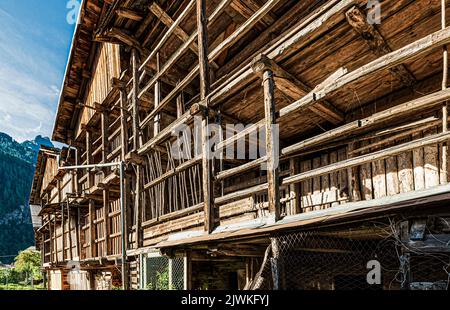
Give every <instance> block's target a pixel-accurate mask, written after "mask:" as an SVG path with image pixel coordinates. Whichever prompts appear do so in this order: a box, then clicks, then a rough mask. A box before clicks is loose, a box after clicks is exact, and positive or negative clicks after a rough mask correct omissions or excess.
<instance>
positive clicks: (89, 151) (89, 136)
mask: <svg viewBox="0 0 450 310" xmlns="http://www.w3.org/2000/svg"><path fill="white" fill-rule="evenodd" d="M86 164H88V165H90V164H92V132H91V129H90V128H86ZM87 174H88V175H89V176H88V179H87V183H88V186H87V187H88V188H89V189H90V188H91V187H92V186H94V180H93V176H92V173H91V169H88V170H87Z"/></svg>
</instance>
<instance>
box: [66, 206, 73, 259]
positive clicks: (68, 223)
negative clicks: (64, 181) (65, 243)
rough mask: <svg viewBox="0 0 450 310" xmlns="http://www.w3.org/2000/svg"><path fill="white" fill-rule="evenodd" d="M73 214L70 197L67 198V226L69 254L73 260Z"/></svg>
mask: <svg viewBox="0 0 450 310" xmlns="http://www.w3.org/2000/svg"><path fill="white" fill-rule="evenodd" d="M70 221H71V216H70V204H69V198H67V226H68V230H69V256H70V260H73V252H72V246H73V243H72V225H70Z"/></svg>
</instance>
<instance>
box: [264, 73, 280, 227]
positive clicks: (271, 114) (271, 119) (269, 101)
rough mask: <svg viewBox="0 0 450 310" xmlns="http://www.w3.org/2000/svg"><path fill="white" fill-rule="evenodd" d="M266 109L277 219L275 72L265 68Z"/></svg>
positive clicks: (272, 197) (269, 176) (271, 201)
mask: <svg viewBox="0 0 450 310" xmlns="http://www.w3.org/2000/svg"><path fill="white" fill-rule="evenodd" d="M263 87H264V111H265V116H266V122H265V125H266V126H265V127H266V154H267V182H268V183H269V192H268V199H269V210H270V212H273V213H274V214H275V220H276V221H277V220H279V219H280V187H279V170H278V162H276V161H278V155H277V154H278V151H279V150H276V149H275V148H276V147H278V141H275V139H276V137H275V135H274V132H273V129H274V126H273V125H275V124H276V116H275V113H276V111H275V94H274V80H273V73H272V71H270V70H265V71H264V74H263Z"/></svg>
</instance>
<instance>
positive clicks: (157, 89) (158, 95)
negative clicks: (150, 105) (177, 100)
mask: <svg viewBox="0 0 450 310" xmlns="http://www.w3.org/2000/svg"><path fill="white" fill-rule="evenodd" d="M159 65H160V63H159V53H157V54H156V74H158V73H159ZM154 97H155V109H156V108H158V106H159V102H160V100H161V84H160V82H159V80H156V83H155V96H154ZM160 121H161V115H160V114H157V115H156V116H155V119H154V122H153V135H154V136H155V137H156V136H157V135H158V133H159V131H160V128H161V123H160Z"/></svg>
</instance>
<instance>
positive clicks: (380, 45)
mask: <svg viewBox="0 0 450 310" xmlns="http://www.w3.org/2000/svg"><path fill="white" fill-rule="evenodd" d="M345 16H346V18H347V22H348V23H349V24H350V26H352V28H353V29H354V30H355V31H356V32H357V33H359V34H360V35H361V37H362V38H363V39H364V41H365V42H366V43H367V45H368V46H369V48H370V50H371V51H372V52H373V53H374V54H375V55H377V56H378V57H381V56H383V55H386V54H389V53H391V52H392V49H391V48H390V47H389V45H388V44H387V42H386V40H385V39H384V38H383V36H382V35H381V33H380V32H379V31H378V29H377V28H376V27H375V25H373V24H369V23H368V22H367V14H365V13H364V12H362V11H361V9H360V8H358V7H356V6H354V7H352V8H351V9H350V10H348V11H347V12H346V13H345ZM389 71H390V72H391V74H392V76H394V77H395V78H396V79H397V80H399V81H400V82H402V83H403V84H404V85H406V86H411V85H413V84H415V83H416V78H415V77H414V76H413V74H412V73H411V72H410V71H409V70H408V69H407V68H406V67H405V65H403V64H401V65H398V66H395V67H392V68H390V69H389Z"/></svg>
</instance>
